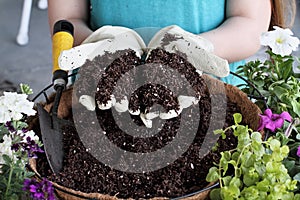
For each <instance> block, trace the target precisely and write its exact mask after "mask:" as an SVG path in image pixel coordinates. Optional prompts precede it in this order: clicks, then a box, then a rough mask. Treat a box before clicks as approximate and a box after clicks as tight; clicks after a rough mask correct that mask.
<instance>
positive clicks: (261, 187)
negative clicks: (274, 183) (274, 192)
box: [256, 179, 270, 192]
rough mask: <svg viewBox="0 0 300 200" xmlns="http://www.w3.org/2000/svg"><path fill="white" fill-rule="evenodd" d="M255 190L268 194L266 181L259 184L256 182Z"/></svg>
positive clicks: (267, 182) (268, 187)
mask: <svg viewBox="0 0 300 200" xmlns="http://www.w3.org/2000/svg"><path fill="white" fill-rule="evenodd" d="M256 185H257V189H258V190H260V191H263V192H268V191H269V189H270V186H269V185H270V183H269V181H268V180H267V179H264V180H262V181H260V182H258V183H257V184H256Z"/></svg>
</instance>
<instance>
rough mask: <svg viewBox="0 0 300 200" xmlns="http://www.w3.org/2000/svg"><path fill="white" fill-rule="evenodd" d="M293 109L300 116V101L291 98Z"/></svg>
mask: <svg viewBox="0 0 300 200" xmlns="http://www.w3.org/2000/svg"><path fill="white" fill-rule="evenodd" d="M291 104H292V108H293V111H294V112H295V113H296V114H297V116H298V117H299V116H300V103H299V102H298V101H297V100H296V99H292V100H291Z"/></svg>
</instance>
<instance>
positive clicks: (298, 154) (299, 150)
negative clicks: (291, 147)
mask: <svg viewBox="0 0 300 200" xmlns="http://www.w3.org/2000/svg"><path fill="white" fill-rule="evenodd" d="M297 156H298V157H300V146H299V147H298V150H297Z"/></svg>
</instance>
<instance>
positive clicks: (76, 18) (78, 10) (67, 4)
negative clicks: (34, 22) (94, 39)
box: [48, 0, 92, 46]
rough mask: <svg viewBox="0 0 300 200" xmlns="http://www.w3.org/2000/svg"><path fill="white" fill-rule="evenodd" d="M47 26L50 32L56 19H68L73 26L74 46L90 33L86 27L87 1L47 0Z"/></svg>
mask: <svg viewBox="0 0 300 200" xmlns="http://www.w3.org/2000/svg"><path fill="white" fill-rule="evenodd" d="M48 16H49V26H50V30H51V33H52V30H53V26H54V24H55V22H57V21H58V20H62V19H65V20H68V21H70V22H71V23H72V24H73V26H74V46H77V45H79V44H81V42H82V41H83V40H84V39H85V38H86V37H87V36H89V35H90V34H91V33H92V30H90V29H89V28H88V25H87V24H88V20H89V19H88V16H89V1H87V0H50V1H48Z"/></svg>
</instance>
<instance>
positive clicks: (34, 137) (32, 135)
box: [21, 130, 39, 142]
mask: <svg viewBox="0 0 300 200" xmlns="http://www.w3.org/2000/svg"><path fill="white" fill-rule="evenodd" d="M21 136H22V137H23V140H22V141H21V142H27V140H26V138H27V137H30V139H31V140H33V141H35V142H37V141H39V137H38V136H37V135H36V134H35V132H34V131H33V130H30V131H27V132H26V133H23V132H22V134H21Z"/></svg>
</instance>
